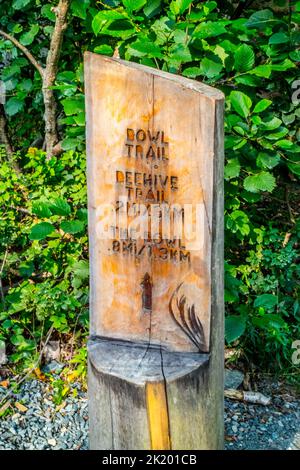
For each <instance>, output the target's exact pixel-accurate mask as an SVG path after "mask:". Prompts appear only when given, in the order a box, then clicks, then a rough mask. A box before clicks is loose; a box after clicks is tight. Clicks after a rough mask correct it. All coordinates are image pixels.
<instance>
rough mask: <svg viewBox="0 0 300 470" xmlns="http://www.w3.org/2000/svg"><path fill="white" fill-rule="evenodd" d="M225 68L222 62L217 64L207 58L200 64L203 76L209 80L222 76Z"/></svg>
mask: <svg viewBox="0 0 300 470" xmlns="http://www.w3.org/2000/svg"><path fill="white" fill-rule="evenodd" d="M222 68H223V64H222V63H220V62H215V61H213V60H210V59H208V58H207V57H205V58H204V59H202V60H201V62H200V70H201V73H202V74H203V75H205V77H207V78H213V77H216V76H218V75H219V74H220V72H221V70H222Z"/></svg>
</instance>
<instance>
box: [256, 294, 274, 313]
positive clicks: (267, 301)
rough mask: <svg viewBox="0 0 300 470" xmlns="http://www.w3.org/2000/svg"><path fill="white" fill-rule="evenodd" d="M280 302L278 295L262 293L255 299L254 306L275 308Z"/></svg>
mask: <svg viewBox="0 0 300 470" xmlns="http://www.w3.org/2000/svg"><path fill="white" fill-rule="evenodd" d="M277 303H278V297H277V295H273V294H262V295H259V296H258V297H256V299H255V301H254V304H253V305H254V307H256V308H258V307H263V308H267V309H268V308H273V307H275V305H277Z"/></svg>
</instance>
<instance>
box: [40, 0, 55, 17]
mask: <svg viewBox="0 0 300 470" xmlns="http://www.w3.org/2000/svg"><path fill="white" fill-rule="evenodd" d="M41 13H42V16H45V17H46V18H48V20H50V21H55V18H56V17H55V13H54V11H52V5H50V3H48V4H47V5H44V6H43V7H42V9H41Z"/></svg>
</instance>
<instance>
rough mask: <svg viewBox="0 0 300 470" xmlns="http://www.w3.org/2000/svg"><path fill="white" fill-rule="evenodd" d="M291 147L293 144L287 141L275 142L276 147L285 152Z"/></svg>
mask: <svg viewBox="0 0 300 470" xmlns="http://www.w3.org/2000/svg"><path fill="white" fill-rule="evenodd" d="M293 145H294V144H293V142H292V141H291V140H287V139H282V140H278V142H276V146H277V147H279V148H281V149H285V150H288V149H290V148H291V147H293Z"/></svg>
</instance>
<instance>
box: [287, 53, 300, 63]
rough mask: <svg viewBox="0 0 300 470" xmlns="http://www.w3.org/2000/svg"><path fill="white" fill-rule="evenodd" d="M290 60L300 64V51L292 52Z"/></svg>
mask: <svg viewBox="0 0 300 470" xmlns="http://www.w3.org/2000/svg"><path fill="white" fill-rule="evenodd" d="M289 55H290V58H291V59H292V60H294V61H295V62H300V50H297V51H292V52H290V54H289Z"/></svg>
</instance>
